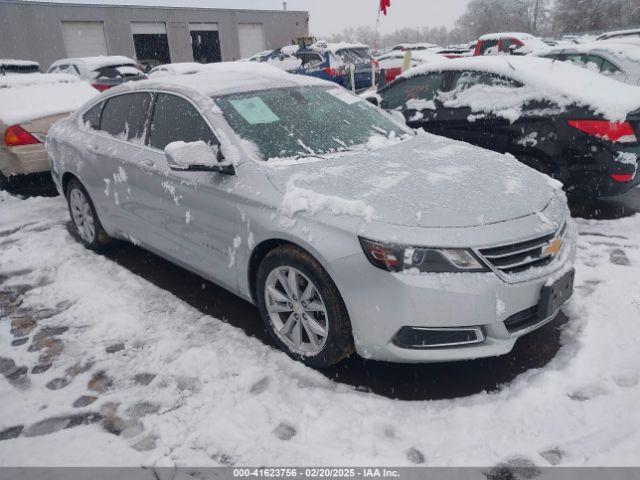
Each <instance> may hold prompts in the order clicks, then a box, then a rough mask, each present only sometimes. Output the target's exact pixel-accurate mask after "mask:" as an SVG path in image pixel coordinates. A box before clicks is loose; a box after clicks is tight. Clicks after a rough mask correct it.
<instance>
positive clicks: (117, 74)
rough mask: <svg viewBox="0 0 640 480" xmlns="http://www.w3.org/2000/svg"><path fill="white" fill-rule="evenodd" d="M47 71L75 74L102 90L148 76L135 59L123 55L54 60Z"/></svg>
mask: <svg viewBox="0 0 640 480" xmlns="http://www.w3.org/2000/svg"><path fill="white" fill-rule="evenodd" d="M47 73H68V74H70V75H75V76H76V77H80V78H81V79H83V80H87V81H88V82H90V83H91V85H92V86H93V87H94V88H96V89H97V90H99V91H101V92H103V91H105V90H108V89H109V88H111V87H115V86H116V85H120V84H121V83H124V82H128V81H130V80H143V79H145V78H146V76H145V75H144V73H142V71H141V70H140V69H139V68H138V64H137V63H136V61H135V60H132V59H131V58H129V57H124V56H121V55H114V56H98V57H83V58H65V59H62V60H58V61H56V62H53V63H52V64H51V66H50V67H49V70H48V71H47Z"/></svg>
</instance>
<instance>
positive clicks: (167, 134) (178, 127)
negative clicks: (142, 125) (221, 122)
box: [149, 93, 219, 150]
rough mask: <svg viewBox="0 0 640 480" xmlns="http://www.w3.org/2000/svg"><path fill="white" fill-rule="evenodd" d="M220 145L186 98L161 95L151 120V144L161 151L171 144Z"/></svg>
mask: <svg viewBox="0 0 640 480" xmlns="http://www.w3.org/2000/svg"><path fill="white" fill-rule="evenodd" d="M199 140H202V141H203V142H205V143H208V144H209V145H217V144H219V142H218V140H217V139H216V137H215V135H214V134H213V132H212V131H211V129H210V128H209V125H207V123H206V122H205V121H204V119H203V118H202V116H201V115H200V112H198V110H196V108H195V107H194V106H193V105H192V104H191V103H190V102H188V101H187V100H185V99H184V98H181V97H178V96H176V95H169V94H166V93H160V94H159V95H158V99H157V100H156V105H155V108H154V111H153V119H152V120H151V131H150V134H149V144H150V145H151V146H152V147H154V148H157V149H159V150H164V148H165V147H166V146H167V145H169V144H170V143H171V142H177V141H183V142H187V143H189V142H197V141H199Z"/></svg>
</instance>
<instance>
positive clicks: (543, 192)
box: [0, 37, 640, 367]
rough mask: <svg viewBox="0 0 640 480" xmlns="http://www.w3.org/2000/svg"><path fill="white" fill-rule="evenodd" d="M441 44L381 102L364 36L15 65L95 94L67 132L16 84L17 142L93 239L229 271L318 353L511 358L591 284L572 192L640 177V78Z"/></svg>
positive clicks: (209, 274) (80, 233) (612, 190)
mask: <svg viewBox="0 0 640 480" xmlns="http://www.w3.org/2000/svg"><path fill="white" fill-rule="evenodd" d="M501 38H502V37H499V38H498V47H499V48H498V50H499V49H500V48H501V47H500V45H501V42H502V40H501ZM485 40H486V41H492V39H490V38H485ZM485 40H483V41H485ZM405 47H406V46H405ZM547 48H548V47H547ZM519 49H521V47H519ZM406 50H407V49H406V48H405V51H406ZM430 50H432V49H424V50H416V51H415V53H414V52H412V54H411V55H412V57H413V56H414V55H415V56H416V57H415V58H416V59H417V58H418V57H421V56H423V55H432V56H433V57H434V58H432V57H428V58H429V59H428V60H427V61H422V62H420V63H419V64H418V61H416V60H415V59H412V61H413V62H415V63H414V64H413V65H412V66H413V68H411V69H409V70H408V71H406V72H404V73H403V74H402V75H400V76H399V77H398V78H396V79H394V80H393V81H392V82H391V83H390V84H389V85H386V86H384V87H382V88H381V89H379V90H378V91H377V92H376V93H375V94H372V95H368V96H366V97H365V98H367V99H368V100H370V102H367V101H365V99H364V98H363V97H359V96H356V95H354V94H352V93H351V92H350V91H348V90H346V89H344V88H342V86H341V85H344V84H343V83H342V80H341V78H342V77H340V76H339V75H331V73H332V71H334V70H335V71H336V72H337V71H338V67H340V68H342V66H344V65H348V64H353V65H356V64H357V63H358V62H360V61H362V63H363V65H364V64H366V63H368V69H369V74H370V75H371V72H372V65H371V57H370V53H369V52H368V50H366V47H365V48H362V46H359V45H344V44H341V45H329V44H314V45H312V46H310V47H286V48H283V49H280V50H278V51H277V54H276V53H275V52H270V53H268V54H263V55H261V56H260V57H259V58H258V60H257V61H253V62H233V63H220V64H211V65H204V66H202V65H197V64H174V65H170V66H159V67H157V68H156V69H155V71H154V72H152V73H150V77H151V78H150V79H149V80H144V79H140V81H136V82H120V85H117V86H114V87H113V88H108V89H106V90H105V91H104V92H103V93H98V92H97V90H96V89H95V88H91V87H90V86H89V83H88V82H82V81H79V79H78V78H76V77H72V76H68V75H61V74H49V75H42V74H32V75H30V76H29V75H23V76H15V75H9V76H6V78H7V79H9V80H8V84H11V85H7V87H6V88H5V90H6V91H9V90H10V89H14V90H16V91H17V88H18V87H17V85H13V83H15V82H16V80H15V78H17V77H21V78H23V79H24V80H22V81H23V82H28V81H31V82H32V83H33V84H38V83H44V84H46V85H47V86H48V87H50V85H52V84H53V85H56V86H58V87H60V85H65V86H66V87H69V86H71V87H79V86H80V85H82V86H83V87H82V88H85V91H86V98H84V99H82V102H83V105H82V106H80V107H79V108H78V109H77V110H76V111H75V112H74V113H72V114H71V115H69V116H65V117H64V118H62V119H60V120H59V121H57V122H56V123H55V124H54V125H53V126H52V127H51V128H49V130H48V135H47V132H46V130H45V131H44V132H41V131H40V129H38V128H35V129H34V128H32V127H31V125H30V124H28V123H27V120H24V119H22V118H20V119H18V118H17V117H15V112H16V111H18V110H21V109H22V110H27V109H26V108H25V109H23V108H22V106H20V107H19V108H18V105H19V103H15V102H20V101H21V100H19V99H20V97H23V96H24V95H7V97H15V98H14V100H13V101H14V104H13V109H10V112H13V115H14V116H13V117H12V116H11V115H6V118H8V120H7V122H8V123H6V125H9V127H10V128H6V129H5V130H6V131H5V134H4V138H5V147H6V148H5V150H7V151H8V152H9V153H10V154H14V155H18V154H19V153H21V151H20V150H18V148H19V147H20V146H21V145H18V144H15V145H14V144H12V145H7V142H9V143H11V142H13V141H15V140H16V139H17V141H18V142H20V139H28V140H29V142H33V143H27V145H32V146H33V145H37V143H35V142H34V140H35V141H37V142H42V141H46V151H47V153H48V157H49V164H50V168H51V173H52V178H53V180H54V183H55V184H56V187H57V188H58V191H59V192H60V194H61V195H63V196H64V197H65V199H66V201H67V203H68V206H69V212H70V216H71V219H72V223H73V225H74V228H75V231H76V233H77V237H78V239H79V240H80V241H81V242H82V243H83V244H84V245H85V246H87V247H88V248H90V249H96V250H97V249H100V248H102V247H104V246H106V245H107V244H108V243H109V242H110V241H111V240H112V239H122V240H127V241H130V242H132V243H134V244H136V245H139V246H141V247H143V248H146V249H148V250H150V251H153V252H155V253H157V254H159V255H160V256H162V257H164V258H167V259H168V260H170V261H173V262H175V263H177V264H179V265H181V266H183V267H185V268H187V269H189V270H191V271H193V272H195V273H197V274H199V275H201V276H203V277H205V278H207V279H209V280H212V281H214V282H216V283H217V284H219V285H221V286H223V287H224V288H226V289H227V290H229V291H230V292H233V293H234V294H237V295H239V296H241V297H242V298H245V299H246V300H248V301H250V302H252V303H254V304H256V305H257V306H258V308H259V309H260V312H261V314H262V317H263V319H264V322H265V326H266V328H267V330H268V331H269V332H270V333H271V335H272V337H273V339H274V341H275V343H276V344H277V345H278V346H279V347H280V348H282V349H283V350H284V351H285V352H287V353H288V354H289V355H290V356H292V357H293V358H296V359H299V360H301V361H303V362H305V363H307V364H309V365H312V366H316V367H326V366H330V365H334V364H336V363H338V362H340V361H341V360H342V359H344V358H345V357H347V356H349V355H350V354H352V353H353V352H357V353H358V354H359V355H361V356H362V357H364V358H370V359H376V360H382V361H391V362H408V363H415V362H434V361H452V360H464V359H473V358H480V357H487V356H497V355H502V354H505V353H508V352H509V351H511V349H512V348H513V346H514V344H515V342H516V341H517V339H518V338H519V337H521V336H523V335H525V334H527V333H529V332H531V331H533V330H535V329H537V328H539V327H541V326H542V325H544V324H546V323H548V322H550V321H552V320H553V319H554V318H555V317H556V316H557V315H558V313H559V311H560V309H561V307H562V305H563V304H564V303H565V302H566V301H567V300H568V299H569V298H570V296H571V294H572V291H573V278H574V272H573V259H574V256H575V250H576V230H575V227H574V225H573V222H572V220H571V217H570V214H569V210H568V207H567V198H566V196H565V194H564V192H563V191H562V186H563V183H564V185H565V188H566V190H567V191H568V192H569V193H571V194H574V195H589V196H605V195H615V194H620V193H623V192H624V191H626V190H628V189H629V188H631V187H633V186H635V185H637V184H638V183H639V182H640V177H639V176H638V175H637V168H638V156H639V155H640V142H639V141H638V135H640V88H638V87H637V86H632V85H625V84H623V83H620V82H616V81H615V80H613V79H612V78H608V77H607V76H606V75H602V74H600V73H597V72H595V71H592V67H590V68H581V67H578V66H575V65H572V64H571V63H570V62H563V61H558V60H561V59H550V58H540V57H537V56H532V55H527V56H518V55H509V56H506V55H503V56H482V55H479V56H475V57H469V58H455V59H449V58H445V57H443V56H442V55H441V54H434V53H433V52H430ZM507 50H508V51H509V53H510V54H514V53H515V50H517V49H507ZM532 51H533V50H532ZM400 53H401V54H402V55H403V60H405V58H404V55H405V54H404V53H402V52H400ZM503 53H506V52H503ZM308 56H309V57H313V58H315V61H316V62H317V64H316V65H315V67H311V66H309V68H308V69H306V70H305V69H303V68H302V67H303V66H305V65H311V62H312V58H307V57H308ZM391 59H392V58H389V60H391ZM305 61H308V62H309V63H308V64H307V63H304V62H305ZM288 62H289V63H290V64H291V66H292V67H293V68H289V67H287V68H283V64H284V63H288ZM274 63H276V64H278V63H280V65H279V67H280V68H276V67H274V66H273V65H272V64H274ZM270 64H271V65H270ZM294 64H295V65H294ZM60 65H65V64H60ZM66 65H69V66H71V65H72V63H71V62H67V63H66ZM74 65H75V64H74ZM296 65H297V67H296ZM92 66H95V64H91V62H89V65H87V64H85V65H84V67H85V71H87V72H95V71H97V70H99V69H101V68H105V67H103V66H100V67H98V68H96V69H91V68H90V67H92ZM124 67H130V68H133V67H131V66H130V65H124V64H120V65H115V66H114V65H111V68H114V69H115V70H116V71H118V72H119V73H121V74H122V73H123V72H122V71H120V69H121V68H124ZM314 68H317V69H320V70H322V71H323V72H324V74H320V73H318V70H314ZM125 70H126V69H125ZM326 70H328V71H326ZM78 71H80V68H78ZM289 71H290V72H295V73H297V74H296V75H294V74H292V73H289ZM340 72H341V73H340V75H342V74H343V73H345V72H342V70H340ZM356 72H357V69H355V71H354V72H353V77H352V78H353V79H355V78H357V76H356ZM345 74H346V73H345ZM348 74H349V75H351V72H349V73H348ZM90 76H92V77H93V79H94V80H95V79H96V77H95V76H93V74H91V75H90ZM123 76H126V75H123ZM54 77H56V78H58V79H59V80H58V82H52V81H51V82H49V80H52V79H53V78H54ZM0 78H1V77H0ZM29 78H30V79H32V80H27V79H29ZM44 79H47V80H44ZM371 81H372V78H371V77H369V82H371ZM18 83H19V82H18ZM336 83H338V84H339V85H336ZM58 84H60V85H58ZM363 84H364V81H363ZM346 86H353V85H349V84H348V83H347V84H346ZM25 87H26V83H25ZM2 92H3V88H2V85H1V83H0V95H1V94H2ZM43 95H44V94H43ZM47 95H49V96H51V93H50V92H49V93H47ZM58 96H59V97H60V99H62V98H64V97H66V96H67V95H66V94H64V95H63V94H60V95H58ZM16 99H18V100H16ZM0 100H1V98H0ZM76 100H78V101H79V100H80V98H79V97H77V98H76ZM371 103H375V104H376V105H377V106H379V107H381V108H377V106H374V105H372V104H371ZM45 104H47V102H36V104H35V105H45ZM0 105H1V104H0ZM0 108H1V107H0ZM74 109H75V107H74ZM41 113H42V112H41ZM46 113H47V114H48V115H56V114H59V113H57V112H53V111H49V112H46ZM398 114H401V117H400V116H399V115H398ZM21 115H22V114H21ZM44 117H46V115H40V117H38V118H44ZM399 117H400V118H399ZM0 118H2V117H1V114H0ZM24 118H26V117H24ZM47 118H48V117H47ZM3 121H4V120H3ZM10 124H11V125H10ZM1 125H2V124H1V123H0V126H1ZM16 125H17V126H19V127H20V129H18V128H14V127H15V126H16ZM7 131H8V132H9V133H6V132H7ZM25 134H26V135H25ZM45 135H46V137H45ZM38 147H39V148H40V150H39V151H41V149H42V144H41V143H40V144H39V145H38ZM478 147H482V148H478ZM2 152H3V151H1V150H0V154H1V153H2ZM0 160H2V157H0ZM5 163H6V162H5ZM0 165H2V164H1V163H0ZM550 177H553V178H555V179H557V180H560V182H559V181H556V180H553V178H550ZM561 182H562V183H561Z"/></svg>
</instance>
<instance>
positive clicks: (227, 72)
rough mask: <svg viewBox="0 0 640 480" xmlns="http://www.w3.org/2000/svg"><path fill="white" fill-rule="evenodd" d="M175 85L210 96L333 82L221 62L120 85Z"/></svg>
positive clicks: (258, 65) (134, 87)
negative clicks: (194, 70)
mask: <svg viewBox="0 0 640 480" xmlns="http://www.w3.org/2000/svg"><path fill="white" fill-rule="evenodd" d="M163 85H172V86H178V87H183V88H188V89H190V90H195V91H196V92H198V93H199V94H201V95H205V96H207V97H211V96H219V95H227V94H231V93H239V92H247V91H257V90H266V89H270V88H282V87H297V86H307V85H333V86H335V84H333V83H329V82H326V81H324V80H320V79H318V78H314V77H308V76H305V75H292V74H289V73H287V72H285V71H283V70H281V69H279V68H276V67H273V66H271V65H268V64H266V63H256V62H221V63H211V64H206V65H202V69H201V70H200V71H199V72H197V73H194V74H193V75H166V76H160V77H156V76H154V78H153V79H150V80H142V81H139V82H128V83H125V84H123V85H120V86H118V87H115V88H114V89H113V90H114V91H116V89H120V90H122V89H130V90H137V89H145V88H156V87H161V86H163Z"/></svg>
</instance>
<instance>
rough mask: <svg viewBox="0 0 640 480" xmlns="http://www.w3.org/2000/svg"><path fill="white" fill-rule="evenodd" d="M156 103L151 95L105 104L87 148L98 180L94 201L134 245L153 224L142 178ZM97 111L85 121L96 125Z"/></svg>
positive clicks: (128, 96) (122, 97)
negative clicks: (150, 115) (151, 110)
mask: <svg viewBox="0 0 640 480" xmlns="http://www.w3.org/2000/svg"><path fill="white" fill-rule="evenodd" d="M152 99H153V95H152V94H151V93H149V92H136V93H126V94H122V95H117V96H114V97H111V98H108V99H107V100H106V101H105V102H103V104H102V105H103V106H102V110H101V115H100V121H99V124H97V126H95V125H96V124H95V123H94V128H95V130H96V134H95V135H94V137H93V138H92V139H91V141H90V142H89V143H88V144H87V147H86V148H87V150H88V154H89V155H91V156H92V157H93V158H95V161H94V162H93V165H94V168H95V171H94V172H93V174H92V177H96V178H97V179H98V185H95V187H94V188H95V189H96V192H95V193H93V192H91V193H92V198H97V199H99V200H100V201H99V203H100V205H101V206H102V209H103V210H104V212H105V215H106V216H107V221H108V222H110V224H112V225H114V227H115V228H117V230H118V233H120V234H121V235H122V236H125V237H127V238H129V239H130V240H132V241H134V243H135V241H136V240H143V239H144V238H145V237H146V232H147V228H146V227H145V225H146V224H148V223H149V222H150V220H151V219H150V218H149V215H148V212H146V211H145V210H144V208H143V205H144V203H145V198H144V192H143V191H142V190H141V189H140V188H139V177H140V175H141V174H143V173H144V171H143V169H144V164H143V163H142V161H141V159H142V158H143V157H144V150H145V146H144V138H145V133H146V128H147V119H148V112H149V108H150V107H151V101H152ZM94 108H95V109H96V110H95V111H92V110H90V111H89V112H87V115H85V121H92V122H95V117H97V115H98V111H97V109H98V108H99V106H96V107H94ZM90 112H91V113H90ZM94 195H95V197H94Z"/></svg>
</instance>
